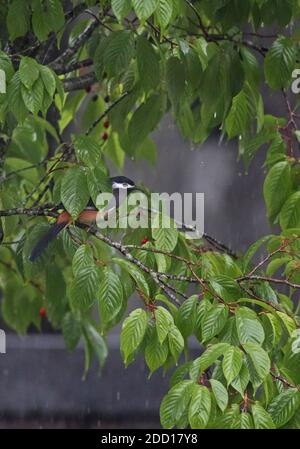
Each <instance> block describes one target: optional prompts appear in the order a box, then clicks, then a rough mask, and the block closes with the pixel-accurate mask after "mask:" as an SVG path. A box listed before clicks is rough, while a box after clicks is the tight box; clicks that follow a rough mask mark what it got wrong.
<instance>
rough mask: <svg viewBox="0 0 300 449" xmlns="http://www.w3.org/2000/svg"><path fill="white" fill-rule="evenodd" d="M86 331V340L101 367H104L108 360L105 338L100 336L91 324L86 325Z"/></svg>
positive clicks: (86, 323)
mask: <svg viewBox="0 0 300 449" xmlns="http://www.w3.org/2000/svg"><path fill="white" fill-rule="evenodd" d="M84 329H85V334H86V338H87V339H88V341H89V344H90V346H91V348H92V351H93V352H94V353H95V354H96V357H97V359H98V362H99V365H100V367H102V366H103V365H104V363H105V360H106V358H107V346H106V343H105V341H104V339H103V337H102V336H101V335H100V334H99V332H98V331H97V329H96V328H95V327H94V326H93V325H92V324H91V323H89V322H87V321H86V322H85V323H84Z"/></svg>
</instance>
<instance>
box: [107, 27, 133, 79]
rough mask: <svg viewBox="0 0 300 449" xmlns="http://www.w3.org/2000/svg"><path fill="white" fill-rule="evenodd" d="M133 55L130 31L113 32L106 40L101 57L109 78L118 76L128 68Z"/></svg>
mask: <svg viewBox="0 0 300 449" xmlns="http://www.w3.org/2000/svg"><path fill="white" fill-rule="evenodd" d="M133 54H134V39H133V34H132V32H131V31H128V30H122V31H114V32H113V33H111V34H110V36H109V38H108V39H107V40H106V48H105V51H104V55H103V63H104V67H105V69H106V70H107V72H108V74H109V76H115V75H119V74H120V73H121V72H124V70H125V69H126V68H127V67H128V65H129V63H130V61H131V59H132V57H133Z"/></svg>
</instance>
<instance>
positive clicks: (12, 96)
mask: <svg viewBox="0 0 300 449" xmlns="http://www.w3.org/2000/svg"><path fill="white" fill-rule="evenodd" d="M21 87H22V83H21V80H20V75H19V72H16V73H15V74H14V76H13V77H12V79H11V82H10V83H9V85H8V89H7V100H8V105H9V109H10V110H11V112H12V113H13V114H14V115H15V117H16V119H17V120H18V121H20V122H23V121H24V119H25V118H26V116H27V115H28V111H27V107H26V105H25V103H24V100H23V96H22V93H21Z"/></svg>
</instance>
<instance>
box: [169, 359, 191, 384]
mask: <svg viewBox="0 0 300 449" xmlns="http://www.w3.org/2000/svg"><path fill="white" fill-rule="evenodd" d="M191 364H192V362H191V361H189V362H186V363H184V364H183V365H180V366H178V367H177V368H176V369H175V371H174V372H173V374H172V376H171V378H170V387H174V385H176V384H178V383H179V382H181V381H182V380H183V379H184V378H185V376H187V375H188V373H189V370H190V367H191Z"/></svg>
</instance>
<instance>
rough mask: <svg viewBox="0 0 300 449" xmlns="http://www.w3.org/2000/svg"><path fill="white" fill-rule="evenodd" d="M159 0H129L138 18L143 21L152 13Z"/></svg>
mask: <svg viewBox="0 0 300 449" xmlns="http://www.w3.org/2000/svg"><path fill="white" fill-rule="evenodd" d="M158 1H159V0H131V3H132V6H133V8H134V10H135V12H136V15H137V16H138V18H139V19H140V20H141V21H142V22H144V21H145V20H147V19H148V18H149V17H150V16H151V14H153V13H154V11H155V9H156V8H157V6H158Z"/></svg>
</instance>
